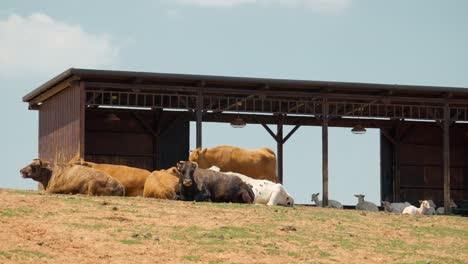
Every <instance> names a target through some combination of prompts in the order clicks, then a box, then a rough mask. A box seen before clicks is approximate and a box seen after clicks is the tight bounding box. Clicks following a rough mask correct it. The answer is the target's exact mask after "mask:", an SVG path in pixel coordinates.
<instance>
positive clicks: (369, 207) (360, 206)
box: [354, 194, 379, 212]
mask: <svg viewBox="0 0 468 264" xmlns="http://www.w3.org/2000/svg"><path fill="white" fill-rule="evenodd" d="M354 196H356V197H357V198H358V203H357V204H356V210H363V211H375V212H377V211H379V207H378V206H377V205H376V204H374V203H372V202H368V201H364V197H365V195H364V194H355V195H354Z"/></svg>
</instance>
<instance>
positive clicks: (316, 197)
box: [311, 193, 343, 209]
mask: <svg viewBox="0 0 468 264" xmlns="http://www.w3.org/2000/svg"><path fill="white" fill-rule="evenodd" d="M319 194H320V193H313V194H312V198H311V200H312V201H313V202H315V205H317V206H318V207H322V201H320V200H319ZM328 207H330V208H337V209H343V205H342V204H341V203H340V202H338V201H335V200H328Z"/></svg>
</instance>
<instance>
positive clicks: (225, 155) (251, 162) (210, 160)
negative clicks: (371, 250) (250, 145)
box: [189, 146, 278, 182]
mask: <svg viewBox="0 0 468 264" xmlns="http://www.w3.org/2000/svg"><path fill="white" fill-rule="evenodd" d="M189 161H191V162H196V163H198V166H199V167H200V168H202V169H208V168H209V167H211V166H217V167H218V168H220V170H221V171H232V172H237V173H241V174H244V175H247V176H249V177H252V178H254V179H258V180H261V179H263V180H269V181H272V182H278V180H277V176H276V156H275V153H274V152H273V150H271V149H269V148H259V149H255V150H248V149H241V148H238V147H232V146H218V147H215V148H210V149H207V148H205V149H200V148H197V149H195V150H193V151H192V152H191V153H190V157H189Z"/></svg>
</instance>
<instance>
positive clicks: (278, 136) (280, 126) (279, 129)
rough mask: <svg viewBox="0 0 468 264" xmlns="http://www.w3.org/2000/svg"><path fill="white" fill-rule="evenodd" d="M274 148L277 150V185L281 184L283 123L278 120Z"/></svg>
mask: <svg viewBox="0 0 468 264" xmlns="http://www.w3.org/2000/svg"><path fill="white" fill-rule="evenodd" d="M276 146H277V147H276V148H277V154H278V157H277V158H278V159H277V162H278V163H277V164H278V169H277V171H278V183H281V184H283V122H282V120H281V117H280V119H279V120H278V124H277V132H276Z"/></svg>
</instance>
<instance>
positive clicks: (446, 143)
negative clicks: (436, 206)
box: [443, 105, 451, 214]
mask: <svg viewBox="0 0 468 264" xmlns="http://www.w3.org/2000/svg"><path fill="white" fill-rule="evenodd" d="M450 123H451V120H450V108H449V107H448V105H445V108H444V124H443V125H444V126H443V128H444V131H443V137H444V139H443V158H444V160H443V162H444V163H443V164H444V166H443V172H444V209H445V214H450V213H451V208H450Z"/></svg>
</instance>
